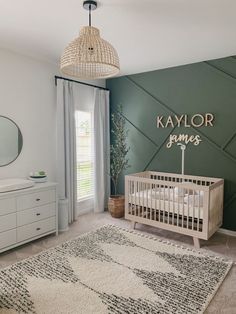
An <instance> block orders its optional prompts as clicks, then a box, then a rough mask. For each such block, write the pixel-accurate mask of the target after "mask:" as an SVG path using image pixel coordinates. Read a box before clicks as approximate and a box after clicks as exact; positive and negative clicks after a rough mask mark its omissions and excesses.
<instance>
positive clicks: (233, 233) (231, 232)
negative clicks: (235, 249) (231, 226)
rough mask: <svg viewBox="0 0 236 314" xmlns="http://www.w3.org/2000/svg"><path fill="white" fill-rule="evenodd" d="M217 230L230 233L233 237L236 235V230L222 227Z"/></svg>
mask: <svg viewBox="0 0 236 314" xmlns="http://www.w3.org/2000/svg"><path fill="white" fill-rule="evenodd" d="M217 232H219V233H222V234H226V235H229V236H231V237H236V231H232V230H227V229H223V228H220V229H219V230H218V231H217Z"/></svg>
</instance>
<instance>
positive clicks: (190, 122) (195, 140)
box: [156, 113, 214, 148]
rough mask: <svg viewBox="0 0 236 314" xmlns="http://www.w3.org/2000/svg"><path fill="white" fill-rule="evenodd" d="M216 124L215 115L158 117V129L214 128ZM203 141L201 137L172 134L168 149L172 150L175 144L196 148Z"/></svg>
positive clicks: (197, 114) (199, 114)
mask: <svg viewBox="0 0 236 314" xmlns="http://www.w3.org/2000/svg"><path fill="white" fill-rule="evenodd" d="M213 122H214V115H213V114H212V113H205V114H201V113H196V114H194V115H187V114H182V115H170V116H167V117H165V116H157V120H156V123H157V128H168V127H172V128H174V127H178V128H179V127H185V128H190V127H194V128H200V127H203V126H204V127H212V126H213ZM201 141H202V139H201V136H200V135H188V134H178V135H176V134H171V135H170V137H169V140H168V142H167V144H166V147H167V148H171V146H172V145H173V144H174V143H178V142H183V143H184V144H186V145H187V144H189V143H192V144H194V145H195V146H197V145H199V144H200V143H201Z"/></svg>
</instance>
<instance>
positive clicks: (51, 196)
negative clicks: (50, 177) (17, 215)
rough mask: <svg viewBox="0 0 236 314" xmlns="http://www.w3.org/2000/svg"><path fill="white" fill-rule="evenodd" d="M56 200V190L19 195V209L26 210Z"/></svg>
mask: <svg viewBox="0 0 236 314" xmlns="http://www.w3.org/2000/svg"><path fill="white" fill-rule="evenodd" d="M55 201H56V192H55V190H47V191H39V192H35V193H31V194H26V195H22V196H19V197H17V210H18V211H20V210H24V209H28V208H33V207H36V206H41V205H44V204H48V203H52V202H55Z"/></svg>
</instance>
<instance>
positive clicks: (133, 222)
mask: <svg viewBox="0 0 236 314" xmlns="http://www.w3.org/2000/svg"><path fill="white" fill-rule="evenodd" d="M135 226H136V222H135V221H131V228H132V229H135Z"/></svg>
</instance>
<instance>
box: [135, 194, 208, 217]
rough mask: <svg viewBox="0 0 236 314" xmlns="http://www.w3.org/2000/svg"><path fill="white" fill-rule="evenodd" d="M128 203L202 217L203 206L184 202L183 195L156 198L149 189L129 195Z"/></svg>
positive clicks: (187, 215)
mask: <svg viewBox="0 0 236 314" xmlns="http://www.w3.org/2000/svg"><path fill="white" fill-rule="evenodd" d="M129 203H130V204H133V205H137V206H141V207H148V208H152V209H154V210H155V209H156V210H158V211H159V210H161V211H165V212H166V213H168V212H169V213H171V214H176V215H181V216H186V217H192V218H197V219H203V206H200V204H197V205H195V206H193V204H186V203H184V196H175V197H174V198H173V199H168V200H166V199H160V198H159V199H157V198H153V197H151V194H150V193H149V191H142V192H141V193H140V192H139V193H133V194H130V195H129Z"/></svg>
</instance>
